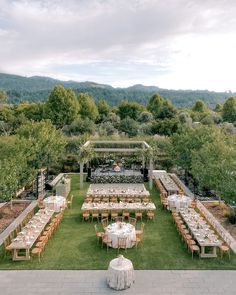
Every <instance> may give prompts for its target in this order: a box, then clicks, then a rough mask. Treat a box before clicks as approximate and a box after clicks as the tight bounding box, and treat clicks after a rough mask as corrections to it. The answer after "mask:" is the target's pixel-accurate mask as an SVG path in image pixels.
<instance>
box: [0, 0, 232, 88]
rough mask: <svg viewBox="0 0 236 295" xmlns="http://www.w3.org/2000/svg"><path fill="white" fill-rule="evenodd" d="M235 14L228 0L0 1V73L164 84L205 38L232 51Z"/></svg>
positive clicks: (197, 56) (196, 51) (208, 41)
mask: <svg viewBox="0 0 236 295" xmlns="http://www.w3.org/2000/svg"><path fill="white" fill-rule="evenodd" d="M235 13H236V3H235V1H233V0H232V1H231V0H228V1H221V0H214V1H213V0H205V1H203V0H195V1H194V0H179V1H176V0H166V1H156V0H130V1H127V0H50V1H47V0H41V1H38V0H35V1H33V0H31V1H30V0H18V1H16V0H15V1H13V0H12V1H9V0H0V43H1V46H0V65H1V66H0V71H3V72H12V73H18V74H23V75H33V74H43V75H49V74H50V75H52V76H55V77H59V76H60V77H65V78H66V77H67V78H68V79H70V78H75V79H85V80H88V79H90V78H92V79H94V80H96V81H98V80H99V81H100V80H102V79H106V80H105V81H100V82H107V81H109V82H110V83H112V84H113V85H114V84H119V83H120V84H122V81H123V82H125V81H126V82H127V81H128V80H129V77H130V81H135V79H137V80H138V81H139V82H140V81H141V82H142V81H145V77H146V80H151V81H157V84H158V79H159V81H163V82H162V83H163V84H167V82H168V75H169V77H170V74H171V73H172V76H171V77H173V75H174V76H175V73H176V72H179V73H181V75H182V76H183V79H184V73H183V71H182V70H181V68H183V66H181V67H180V64H182V63H185V62H188V63H189V64H191V65H194V66H195V67H196V66H197V65H196V64H195V63H194V62H193V59H191V58H190V57H189V56H191V55H192V56H193V57H194V59H195V60H199V58H201V59H202V58H203V59H204V60H206V62H207V58H206V57H204V54H203V53H202V52H201V50H200V52H201V54H200V55H198V49H197V48H199V49H201V48H202V47H203V46H208V47H209V48H210V50H212V49H213V46H214V45H215V44H216V42H214V41H212V40H215V39H217V38H218V39H219V38H221V37H222V36H225V34H226V35H227V36H228V38H224V41H227V42H228V41H229V43H228V44H229V46H232V47H233V48H235V47H234V46H235V44H234V43H233V42H232V38H233V39H234V38H235V32H236V20H235ZM195 40H198V41H199V42H201V43H199V44H197V43H196V42H195ZM230 40H231V41H230ZM188 42H190V44H189V43H188ZM202 42H205V43H202ZM192 44H194V45H195V46H197V48H194V47H193V46H192ZM222 49H224V50H226V49H227V48H225V47H224V48H222ZM224 52H225V51H224ZM207 54H210V52H209V50H207ZM223 54H224V53H223V52H222V53H221V57H220V58H221V59H222V56H224V55H223ZM86 67H87V68H86ZM184 68H186V67H184ZM188 69H189V68H188ZM102 73H104V74H102ZM107 73H109V75H108V74H107ZM132 73H133V74H132ZM132 75H133V76H132ZM188 75H189V73H188ZM108 76H109V79H108ZM96 77H97V79H96ZM90 80H91V79H90ZM178 80H179V81H180V80H181V79H178ZM169 83H170V86H169V87H171V85H174V84H175V83H173V82H172V81H169ZM171 83H173V84H171ZM179 83H180V82H179ZM188 83H189V82H188ZM180 84H181V85H180V86H181V87H183V86H182V85H183V83H180ZM191 85H195V84H194V83H192V84H191ZM196 85H197V84H196ZM184 88H188V85H186V86H185V87H184Z"/></svg>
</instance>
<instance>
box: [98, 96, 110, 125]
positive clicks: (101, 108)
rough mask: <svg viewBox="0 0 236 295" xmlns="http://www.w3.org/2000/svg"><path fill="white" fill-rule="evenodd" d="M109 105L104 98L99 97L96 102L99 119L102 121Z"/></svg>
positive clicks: (108, 109)
mask: <svg viewBox="0 0 236 295" xmlns="http://www.w3.org/2000/svg"><path fill="white" fill-rule="evenodd" d="M109 111H110V106H109V104H108V103H107V101H106V100H105V99H100V100H99V102H98V112H99V117H100V120H101V121H102V120H103V119H104V118H105V117H106V116H107V115H108V113H109Z"/></svg>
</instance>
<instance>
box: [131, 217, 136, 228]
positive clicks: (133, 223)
mask: <svg viewBox="0 0 236 295" xmlns="http://www.w3.org/2000/svg"><path fill="white" fill-rule="evenodd" d="M136 222H137V219H136V218H133V217H129V223H130V224H132V225H133V226H134V227H135V225H136Z"/></svg>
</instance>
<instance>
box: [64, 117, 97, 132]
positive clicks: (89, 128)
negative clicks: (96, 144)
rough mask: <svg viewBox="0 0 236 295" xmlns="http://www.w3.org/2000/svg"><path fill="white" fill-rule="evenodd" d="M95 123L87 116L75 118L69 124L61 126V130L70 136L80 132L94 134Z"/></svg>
mask: <svg viewBox="0 0 236 295" xmlns="http://www.w3.org/2000/svg"><path fill="white" fill-rule="evenodd" d="M95 129H96V125H95V124H94V122H93V121H92V120H90V119H89V118H85V119H84V120H83V119H82V118H77V119H76V120H74V121H73V122H72V123H71V124H70V125H66V126H64V127H63V129H62V130H63V132H64V133H65V134H67V135H70V136H76V135H81V134H85V133H87V134H94V132H95Z"/></svg>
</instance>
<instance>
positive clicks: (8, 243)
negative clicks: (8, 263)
mask: <svg viewBox="0 0 236 295" xmlns="http://www.w3.org/2000/svg"><path fill="white" fill-rule="evenodd" d="M10 244H11V240H10V237H9V236H8V237H7V238H6V239H5V240H4V241H3V248H4V258H5V257H6V256H7V253H11V252H12V249H10V248H9V245H10Z"/></svg>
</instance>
